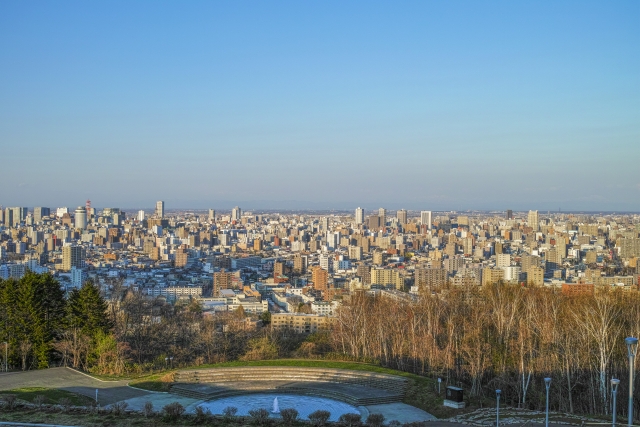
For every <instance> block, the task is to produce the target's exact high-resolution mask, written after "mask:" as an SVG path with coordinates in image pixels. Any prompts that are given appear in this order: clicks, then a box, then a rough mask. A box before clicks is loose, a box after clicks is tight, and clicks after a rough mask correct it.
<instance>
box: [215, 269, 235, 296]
mask: <svg viewBox="0 0 640 427" xmlns="http://www.w3.org/2000/svg"><path fill="white" fill-rule="evenodd" d="M232 281H233V273H227V272H225V270H224V269H222V271H219V272H216V273H213V296H214V297H219V296H220V291H221V290H222V289H229V288H231V285H232Z"/></svg>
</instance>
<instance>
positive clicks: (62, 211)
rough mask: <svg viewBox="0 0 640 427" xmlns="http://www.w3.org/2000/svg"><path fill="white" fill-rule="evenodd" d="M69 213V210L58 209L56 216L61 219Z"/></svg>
mask: <svg viewBox="0 0 640 427" xmlns="http://www.w3.org/2000/svg"><path fill="white" fill-rule="evenodd" d="M66 213H69V208H58V209H56V216H57V217H58V218H60V217H61V216H62V215H64V214H66Z"/></svg>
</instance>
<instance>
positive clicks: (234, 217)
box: [231, 206, 242, 221]
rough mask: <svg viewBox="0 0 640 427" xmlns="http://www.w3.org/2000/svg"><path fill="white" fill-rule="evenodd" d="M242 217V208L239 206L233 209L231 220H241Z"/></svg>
mask: <svg viewBox="0 0 640 427" xmlns="http://www.w3.org/2000/svg"><path fill="white" fill-rule="evenodd" d="M240 217H242V209H240V208H239V207H238V206H236V207H235V208H233V209H231V221H240Z"/></svg>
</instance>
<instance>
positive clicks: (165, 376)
mask: <svg viewBox="0 0 640 427" xmlns="http://www.w3.org/2000/svg"><path fill="white" fill-rule="evenodd" d="M174 373H175V372H169V373H167V372H162V373H160V374H153V375H148V376H146V377H143V378H139V379H136V380H134V381H130V382H129V385H130V386H131V387H136V388H141V389H143V390H149V391H165V392H166V391H169V387H170V386H171V383H172V382H173V374H174Z"/></svg>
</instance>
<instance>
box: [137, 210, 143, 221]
mask: <svg viewBox="0 0 640 427" xmlns="http://www.w3.org/2000/svg"><path fill="white" fill-rule="evenodd" d="M138 221H140V222H142V221H144V211H138Z"/></svg>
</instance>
